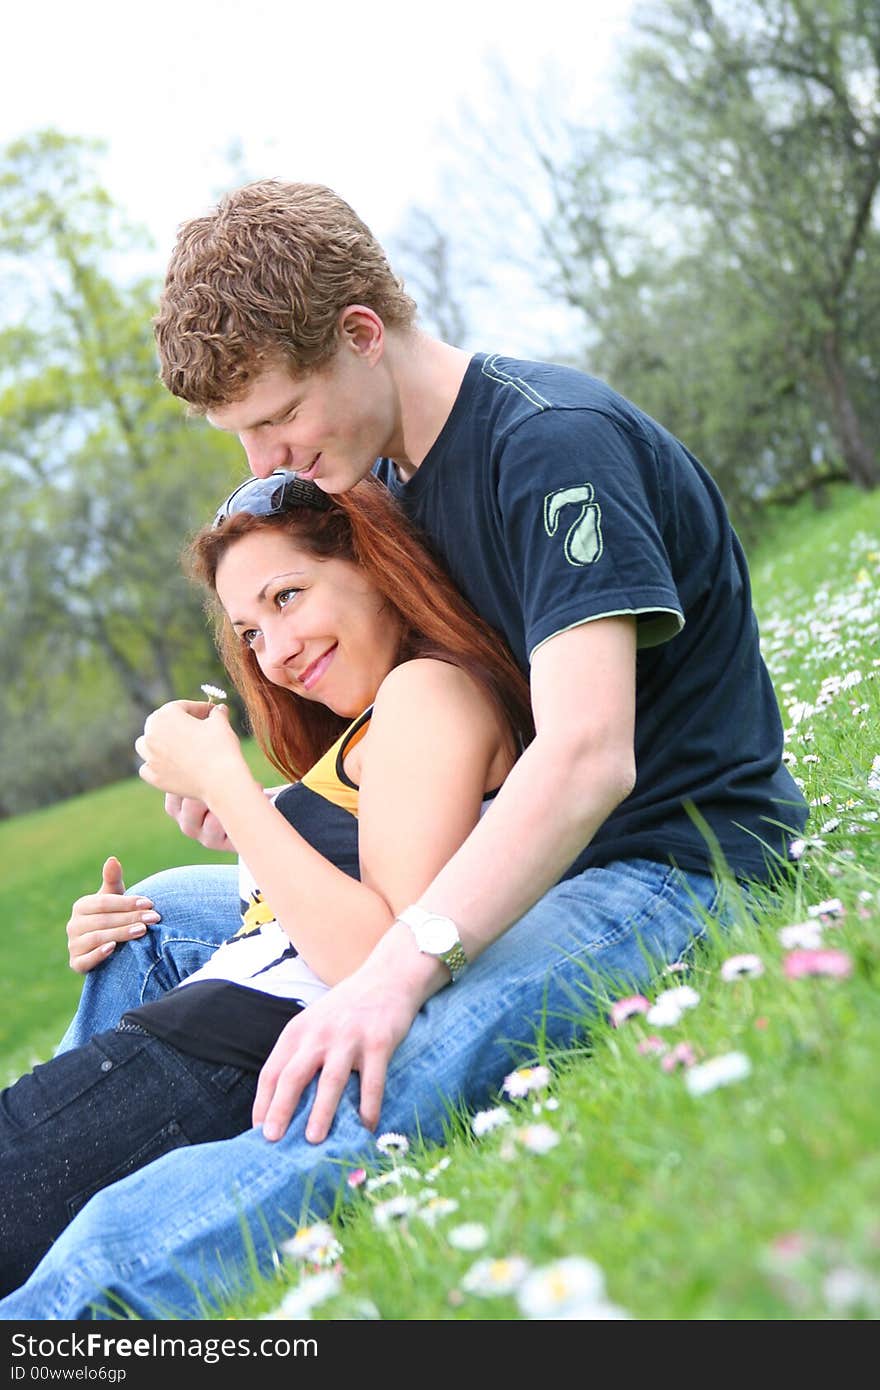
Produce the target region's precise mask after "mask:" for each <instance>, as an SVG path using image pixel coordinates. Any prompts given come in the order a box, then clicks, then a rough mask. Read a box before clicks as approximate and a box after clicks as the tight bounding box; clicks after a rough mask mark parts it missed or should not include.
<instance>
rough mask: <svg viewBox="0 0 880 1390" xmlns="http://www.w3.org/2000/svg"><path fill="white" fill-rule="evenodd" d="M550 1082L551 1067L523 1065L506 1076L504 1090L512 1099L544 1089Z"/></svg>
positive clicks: (503, 1084)
mask: <svg viewBox="0 0 880 1390" xmlns="http://www.w3.org/2000/svg"><path fill="white" fill-rule="evenodd" d="M549 1084H550V1069H549V1067H521V1068H520V1069H519V1071H512V1072H511V1073H510V1075H509V1076H505V1078H504V1081H503V1083H502V1090H503V1091H504V1093H505V1095H508V1096H510V1098H511V1100H514V1099H518V1098H519V1097H520V1096H527V1095H528V1094H529V1092H530V1091H542V1090H543V1089H544V1087H545V1086H549Z"/></svg>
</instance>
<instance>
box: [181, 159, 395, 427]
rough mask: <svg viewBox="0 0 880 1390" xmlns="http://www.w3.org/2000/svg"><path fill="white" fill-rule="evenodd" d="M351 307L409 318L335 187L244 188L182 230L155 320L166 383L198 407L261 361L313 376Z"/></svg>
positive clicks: (229, 393) (234, 391) (218, 401)
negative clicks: (367, 308)
mask: <svg viewBox="0 0 880 1390" xmlns="http://www.w3.org/2000/svg"><path fill="white" fill-rule="evenodd" d="M349 304H364V305H366V306H367V307H369V308H371V309H373V310H374V311H375V312H376V313H377V314H378V315H379V317H380V318H381V319H382V321H383V322H384V324H385V325H386V327H390V328H404V329H405V328H410V327H412V325H413V323H414V320H415V315H416V306H415V302H414V301H413V300H412V299H411V298H410V296H409V295H408V294H406V293H405V291H404V288H403V282H402V281H401V280H399V279H398V278H397V276H396V275H394V274H393V272H392V270H391V267H390V265H389V264H388V260H387V257H386V255H385V252H384V251H383V250H382V247H381V246H380V245H379V243H378V242H377V240H376V238H375V237H374V236H373V234H372V232H371V231H370V229H369V227H367V226H366V225H365V224H364V223H363V222H362V221H361V219H360V218H359V217H358V216H357V214H356V213H355V212H354V211H353V210H352V208H350V207H349V205H348V203H346V202H345V201H344V200H343V199H342V198H340V197H339V195H338V194H336V193H334V192H333V191H332V190H331V189H329V188H324V187H323V186H322V185H320V184H309V183H282V182H280V181H279V180H277V179H266V180H262V181H260V182H259V183H250V184H245V185H244V186H243V187H242V188H237V189H234V190H233V191H232V192H231V193H227V194H226V195H225V196H224V197H223V198H222V199H221V200H220V202H219V203H218V205H217V207H216V208H215V209H214V210H213V211H212V212H210V213H208V214H207V215H206V216H204V217H195V218H193V219H192V220H191V221H189V222H185V223H184V224H183V226H182V227H181V228H180V230H179V232H178V236H177V242H176V245H175V247H174V252H173V254H172V256H171V261H170V263H169V266H168V271H167V274H166V277H165V287H164V289H163V292H162V296H161V299H160V301H159V312H158V314H157V316H156V318H155V320H154V328H155V333H156V343H157V346H158V349H159V361H160V367H161V377H162V380H163V382H164V383H165V385H166V386H167V387H168V390H169V391H171V392H172V393H173V395H175V396H180V397H181V398H182V399H183V400H185V401H187V402H188V404H189V405H190V407H191V408H192V409H193V410H194V411H198V412H201V413H204V411H206V410H210V409H212V408H214V407H216V406H220V405H227V404H229V403H230V402H232V401H237V400H240V399H241V398H242V397H243V396H244V395H245V393H246V391H247V389H248V387H249V385H250V384H251V382H252V381H253V379H254V377H255V376H256V375H258V374H259V373H260V372H261V371H263V370H264V369H265V368H266V367H268V366H273V365H277V364H279V363H283V364H285V365H287V366H288V367H289V368H290V369H291V370H292V371H293V372H295V373H297V374H303V373H306V372H310V371H314V370H315V369H317V368H319V367H321V366H322V365H324V364H325V363H326V362H328V361H329V359H330V358H331V357H332V356H333V354H334V352H335V351H336V348H337V345H338V326H337V325H338V317H339V313H340V311H341V310H342V309H344V308H345V307H346V306H347V305H349Z"/></svg>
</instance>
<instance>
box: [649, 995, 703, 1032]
mask: <svg viewBox="0 0 880 1390" xmlns="http://www.w3.org/2000/svg"><path fill="white" fill-rule="evenodd" d="M699 1002H700V996H699V994H698V993H697V991H696V990H695V989H691V987H690V985H680V986H679V987H678V989H664V990H663V991H662V992H661V993H660V994H658V995H657V998H656V999H655V1000H654V1003H653V1005H652V1006H651V1008H650V1009H649V1010H648V1012H647V1013H646V1014H645V1021H646V1023H650V1024H652V1025H653V1026H655V1027H658V1028H669V1027H671V1026H672V1025H673V1024H676V1023H678V1022H679V1021H680V1020H681V1017H682V1015H683V1013H684V1011H685V1009H693V1008H695V1007H696V1006H697V1004H699Z"/></svg>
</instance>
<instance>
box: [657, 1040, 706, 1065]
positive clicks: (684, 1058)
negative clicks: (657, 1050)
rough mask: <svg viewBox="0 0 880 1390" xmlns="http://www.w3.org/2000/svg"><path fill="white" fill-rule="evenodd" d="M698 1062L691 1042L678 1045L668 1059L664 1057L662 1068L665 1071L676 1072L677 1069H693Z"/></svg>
mask: <svg viewBox="0 0 880 1390" xmlns="http://www.w3.org/2000/svg"><path fill="white" fill-rule="evenodd" d="M696 1060H697V1054H696V1052H694V1049H693V1048H692V1047H691V1045H690V1043H689V1042H680V1043H676V1045H675V1047H674V1048H673V1049H672V1051H671V1052H670V1054H669V1056H668V1057H664V1058H663V1061H662V1062H661V1066H662V1067H663V1070H664V1071H675V1070H676V1068H677V1067H692V1066H693V1065H694V1062H695V1061H696Z"/></svg>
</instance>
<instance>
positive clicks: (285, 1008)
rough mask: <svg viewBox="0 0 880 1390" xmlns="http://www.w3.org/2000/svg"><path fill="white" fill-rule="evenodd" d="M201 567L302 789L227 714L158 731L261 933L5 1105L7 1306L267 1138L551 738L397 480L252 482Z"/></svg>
mask: <svg viewBox="0 0 880 1390" xmlns="http://www.w3.org/2000/svg"><path fill="white" fill-rule="evenodd" d="M191 554H192V559H193V564H194V569H195V573H196V575H197V577H198V578H199V579H200V580H201V581H202V582H203V583H204V584H205V585H206V586H207V588H208V590H209V591H210V593H211V594H212V596H213V599H214V603H215V610H216V618H217V630H218V636H219V644H220V649H221V652H222V655H223V657H224V660H225V663H226V665H227V668H228V670H229V672H230V675H231V677H232V679H233V680H234V681H235V682H236V684H237V686H238V688H239V690H240V691H241V693H242V696H243V698H244V700H245V703H246V705H247V709H248V713H249V716H250V719H251V721H252V724H253V728H254V731H255V733H256V735H257V737H258V739H259V740H260V742H261V744H262V746H263V747H264V749H265V750H266V752H267V753H268V754H269V756H270V757H271V758H272V760H273V762H274V763H275V764H276V765H277V766H278V767H279V769H281V770H282V771H283V773H284V774H285V775H286V776H287V777H289V778H290V779H291V780H292V785H291V786H289V787H286V788H285V789H284V790H282V791H281V792H280V794H279V795H278V796H277V797H276V798H275V800H274V803H273V802H272V801H270V800H269V799H268V798H267V796H266V795H265V793H264V791H263V789H262V788H261V787H260V786H258V784H257V783H256V781H255V780H254V778H253V776H252V774H251V773H250V771H249V769H248V766H247V763H246V762H245V759H244V757H243V754H242V751H241V746H240V744H239V741H238V738H237V737H236V735H235V734H234V732H233V730H232V728H231V727H230V724H229V722H228V718H227V715H226V711H225V707H222V706H214V707H213V708H212V707H210V706H209V705H207V704H201V703H192V702H188V701H178V702H175V703H172V704H170V705H166V706H164V707H163V708H162V709H160V710H157V711H156V712H155V713H154V714H153V715H151V716H150V717H149V719H148V720H147V723H146V725H145V730H144V734H143V735H142V737H141V738H140V739H138V741H137V745H136V746H137V749H138V752H139V753H140V755H141V756H142V757H143V759H144V764H143V767H142V768H141V775H142V776H143V777H144V779H145V780H146V781H148V782H150V783H151V784H152V785H154V786H157V787H160V788H161V789H163V790H164V791H166V792H169V793H172V794H176V795H179V796H188V797H194V798H198V799H199V800H201V801H203V802H204V803H205V805H206V806H207V807H208V809H209V811H210V812H211V813H212V814H214V815H216V817H217V818H218V820H219V822H220V823H222V825H223V826H224V827H225V830H226V832H227V834H228V836H229V839H230V842H231V843H232V844H234V845H235V847H236V848H237V850H238V852H239V855H240V857H241V860H242V863H243V866H246V868H245V869H244V870H243V872H244V873H245V875H246V876H247V877H248V884H247V887H246V889H245V892H244V894H243V898H244V902H243V909H244V911H243V918H242V927H241V930H240V932H239V933H238V934H237V935H236V936H235V937H234V938H233V939H232V940H230V941H229V942H227V943H226V944H225V945H223V946H221V947H220V948H219V949H218V950H217V951H216V953H215V954H214V956H213V957H212V958H211V960H210V961H209V962H208V964H207V965H206V966H204V967H203V968H202V969H200V970H198V971H196V972H195V973H194V974H193V975H192V976H190V977H189V978H188V979H186V980H185V981H183V982H182V983H181V984H180V985H179V986H178V987H176V988H175V989H173V990H171V991H170V992H168V993H167V994H165V995H163V997H162V998H160V999H158V1000H155V1001H153V1002H150V1003H147V1004H144V1005H142V1006H141V1007H140V1008H137V1009H134V1010H131V1011H129V1012H127V1013H126V1014H124V1015H123V1017H122V1019H121V1020H119V1022H118V1024H117V1026H116V1028H115V1029H114V1030H112V1031H108V1032H104V1033H101V1034H99V1035H98V1036H96V1037H95V1038H93V1039H91V1040H90V1041H89V1042H88V1043H86V1044H85V1045H84V1046H81V1047H77V1048H76V1049H74V1050H72V1051H68V1052H65V1053H63V1054H62V1055H59V1056H56V1057H55V1058H54V1059H53V1060H52V1061H51V1062H48V1063H46V1064H45V1065H43V1066H39V1067H37V1068H35V1070H34V1071H33V1072H32V1073H30V1074H29V1075H28V1076H25V1077H23V1078H22V1079H21V1080H19V1081H18V1082H16V1083H15V1085H13V1086H11V1087H9V1088H8V1089H7V1090H6V1091H4V1092H3V1093H2V1095H0V1161H2V1165H3V1172H4V1191H5V1192H6V1194H7V1199H6V1201H5V1202H4V1203H3V1204H2V1211H0V1250H2V1255H0V1264H2V1268H0V1292H2V1293H6V1292H8V1291H10V1290H11V1289H13V1288H16V1287H17V1286H18V1285H19V1284H20V1283H22V1282H23V1280H24V1279H25V1278H26V1277H27V1275H28V1274H29V1273H30V1271H31V1269H32V1268H33V1267H34V1266H35V1265H36V1264H37V1263H38V1261H39V1260H40V1259H41V1257H42V1256H43V1254H44V1253H45V1251H46V1250H47V1248H48V1247H49V1245H50V1244H51V1243H52V1241H53V1240H54V1239H55V1237H56V1236H57V1235H58V1233H59V1232H60V1231H61V1230H62V1229H63V1227H64V1226H65V1225H66V1224H67V1223H68V1222H69V1221H70V1220H71V1219H72V1217H73V1216H74V1215H75V1214H76V1212H77V1211H78V1210H79V1208H80V1207H81V1206H82V1205H83V1204H84V1203H85V1202H86V1200H87V1199H88V1198H89V1197H90V1196H91V1195H92V1194H93V1193H94V1192H96V1191H97V1190H98V1189H100V1188H101V1187H105V1186H107V1185H108V1184H109V1183H111V1182H114V1181H116V1179H118V1178H120V1177H122V1176H124V1175H125V1174H126V1173H129V1172H132V1171H134V1170H135V1169H137V1168H139V1167H142V1166H143V1165H145V1164H146V1163H148V1162H150V1161H152V1160H153V1159H154V1158H156V1157H158V1156H159V1155H160V1154H162V1153H164V1152H167V1151H168V1150H170V1149H173V1148H177V1147H180V1146H181V1145H186V1144H191V1143H200V1142H205V1141H207V1140H211V1139H222V1138H227V1137H229V1136H231V1135H233V1134H236V1133H240V1132H241V1131H242V1130H244V1129H246V1128H248V1127H249V1126H250V1124H251V1109H252V1105H253V1100H254V1094H255V1089H256V1083H257V1076H258V1073H259V1070H260V1067H261V1066H262V1064H263V1062H264V1061H265V1059H266V1057H267V1056H268V1054H269V1052H270V1051H271V1050H272V1047H273V1045H274V1043H275V1040H276V1039H277V1037H278V1034H279V1033H280V1031H281V1029H282V1028H283V1027H284V1025H285V1023H286V1022H287V1021H288V1020H289V1019H290V1018H291V1017H292V1016H293V1015H294V1014H296V1013H297V1012H299V1010H301V1009H302V1008H304V1007H305V1006H306V1005H307V1004H309V1003H310V1002H311V1001H312V1000H313V999H315V998H316V997H317V996H318V995H319V994H321V993H323V992H324V991H325V990H326V989H327V988H328V987H329V986H330V985H332V984H334V983H336V982H337V981H339V980H341V979H342V978H343V977H345V976H346V975H348V974H350V973H351V972H352V971H353V970H355V969H356V968H357V967H358V966H359V965H360V964H361V963H362V962H363V961H364V960H365V958H366V957H367V955H368V954H369V952H370V950H371V948H372V947H373V945H374V944H375V942H376V941H377V940H378V938H379V937H380V936H381V935H382V934H383V933H384V932H385V931H386V930H387V928H388V927H389V926H390V925H391V923H392V922H393V921H394V920H395V915H396V913H397V912H399V911H400V910H401V909H403V908H404V907H405V906H406V904H408V903H411V902H413V901H414V900H415V899H417V898H418V897H419V896H420V894H421V893H422V892H423V890H424V888H425V887H426V885H427V884H428V883H429V882H430V880H431V878H432V877H433V876H434V875H435V874H436V872H437V871H438V870H439V869H440V868H441V867H442V865H443V864H444V863H445V862H446V860H447V859H448V858H449V857H450V855H451V854H452V853H453V852H454V851H455V850H456V848H457V847H458V845H459V844H461V842H462V841H463V840H464V839H465V838H466V837H467V835H468V833H469V832H470V830H471V829H472V827H473V825H474V824H475V822H476V820H477V819H478V818H479V816H480V815H481V813H482V811H483V810H484V809H486V807H487V805H488V804H489V802H490V800H491V796H492V793H493V792H494V791H495V790H496V789H497V787H498V786H499V785H500V783H501V782H502V781H503V780H504V778H505V776H506V774H507V772H508V771H509V770H510V768H511V766H512V764H513V762H514V760H515V758H516V756H517V754H518V751H519V749H520V748H521V746H522V744H523V742H524V741H525V740H527V739H528V738H529V737H530V733H531V716H530V711H529V699H528V690H527V686H526V684H525V681H524V680H523V678H522V676H521V675H520V673H519V672H518V670H517V668H516V666H515V665H514V663H513V661H512V659H511V658H510V657H509V656H508V655H507V653H506V651H505V649H504V648H503V647H502V645H501V643H500V641H499V639H498V638H497V637H496V636H495V635H494V634H493V633H492V632H491V630H490V629H488V628H487V627H486V626H485V625H484V624H483V623H481V622H480V620H479V619H477V618H476V617H475V615H474V614H473V613H472V612H471V611H470V610H469V609H468V608H467V606H466V604H465V603H464V601H463V600H462V599H461V598H460V597H459V595H458V593H457V592H456V590H455V589H454V587H453V586H452V584H451V582H450V581H449V579H448V578H447V577H446V576H445V575H444V574H443V573H442V571H441V570H440V569H439V568H438V566H437V565H436V564H435V563H434V561H433V560H432V559H431V557H430V556H429V555H428V553H427V551H425V550H424V549H423V548H422V546H421V545H420V543H419V542H418V541H417V539H416V538H415V537H414V536H413V534H412V533H411V532H410V530H409V529H408V527H407V525H406V523H404V522H403V521H402V520H401V517H400V515H399V513H398V511H397V508H396V505H395V504H394V503H393V501H392V500H391V499H390V497H389V495H388V493H387V492H386V490H385V489H384V488H383V487H382V486H381V485H380V484H379V483H377V482H375V481H374V480H373V479H371V478H370V479H365V480H364V481H363V482H361V483H360V484H358V486H357V487H356V488H354V489H353V490H352V491H351V492H350V493H347V494H345V495H342V496H339V497H328V496H327V495H326V494H324V493H322V492H321V491H320V490H319V489H317V488H316V487H314V486H313V485H311V484H307V483H303V482H302V481H301V480H300V479H298V478H297V477H296V475H295V474H291V473H283V472H281V473H276V474H273V475H272V476H271V477H270V478H267V479H263V480H258V479H250V480H249V481H248V482H247V483H245V484H242V486H241V487H240V488H238V489H237V490H236V491H235V492H234V493H233V494H232V495H231V497H230V498H228V499H227V501H226V502H225V503H224V504H223V506H222V507H221V509H220V511H219V512H218V514H217V517H216V518H215V521H214V523H213V525H212V526H211V527H209V528H206V529H205V530H203V531H202V532H200V533H199V535H198V536H197V537H196V539H195V541H194V542H193V546H192V550H191ZM105 897H106V895H93V896H92V897H91V898H90V899H83V900H81V901H80V903H79V904H78V905H77V908H76V909H75V913H74V918H73V919H72V923H75V924H76V929H75V930H74V931H73V933H72V936H73V939H72V943H71V949H72V954H76V956H77V958H78V959H79V961H80V964H81V968H83V969H86V968H89V967H90V966H92V965H94V964H95V963H96V962H97V961H99V960H100V959H102V958H105V957H106V954H107V948H108V946H109V947H111V948H112V947H113V943H114V942H115V941H116V940H117V939H119V938H118V931H117V932H116V934H113V932H112V931H111V932H108V931H107V930H106V929H105V928H104V927H99V926H98V925H96V924H97V923H98V922H103V921H104V920H105V919H104V909H105V908H106V906H107V903H106V900H105ZM269 904H271V907H270V906H269ZM102 934H104V935H108V936H109V940H100V939H99V938H100V937H101V936H102ZM75 947H76V948H78V949H76V950H75V949H74V948H75ZM86 963H87V964H86ZM450 968H451V969H452V970H454V969H455V968H456V965H455V962H454V961H452V960H451V961H450Z"/></svg>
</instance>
